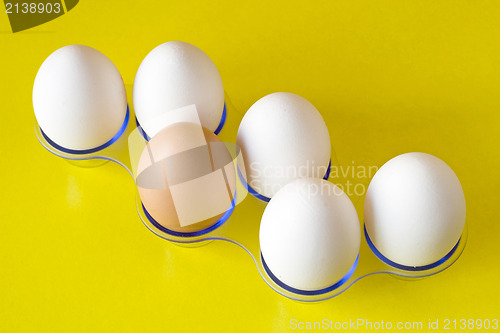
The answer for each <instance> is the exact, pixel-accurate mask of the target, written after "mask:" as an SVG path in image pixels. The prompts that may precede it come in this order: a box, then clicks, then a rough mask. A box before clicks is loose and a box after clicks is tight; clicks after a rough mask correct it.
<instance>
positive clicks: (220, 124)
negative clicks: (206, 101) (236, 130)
mask: <svg viewBox="0 0 500 333" xmlns="http://www.w3.org/2000/svg"><path fill="white" fill-rule="evenodd" d="M226 118H227V109H226V102H224V108H223V109H222V116H221V118H220V122H219V126H217V128H216V129H215V131H214V134H215V135H218V134H219V133H220V131H222V128H223V127H224V125H225V124H226ZM135 124H136V125H137V129H138V130H139V133H140V134H141V136H142V137H143V138H144V140H146V141H149V140H151V138H150V137H149V135H147V134H146V132H145V131H144V130H143V129H142V127H141V124H140V123H139V120H138V119H137V117H135Z"/></svg>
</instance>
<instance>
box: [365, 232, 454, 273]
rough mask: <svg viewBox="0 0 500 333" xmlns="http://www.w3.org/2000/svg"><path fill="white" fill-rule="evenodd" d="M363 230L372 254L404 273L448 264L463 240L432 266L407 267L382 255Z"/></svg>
mask: <svg viewBox="0 0 500 333" xmlns="http://www.w3.org/2000/svg"><path fill="white" fill-rule="evenodd" d="M363 229H364V231H365V238H366V242H367V243H368V246H369V247H370V249H371V250H372V252H373V253H374V254H375V255H376V256H377V258H379V259H380V260H382V261H383V262H384V263H386V264H387V265H389V266H392V267H394V268H397V269H401V270H404V271H411V272H420V271H426V270H429V269H432V268H435V267H438V266H440V265H441V264H443V263H444V262H446V261H447V260H448V259H450V257H451V256H452V255H453V254H454V253H455V251H456V250H457V248H458V245H459V244H460V241H461V240H462V237H460V238H459V239H458V242H457V243H456V244H455V246H454V247H453V248H452V249H451V250H450V252H448V253H447V254H446V255H445V256H444V257H443V258H441V259H439V260H438V261H436V262H434V263H432V264H428V265H424V266H405V265H401V264H398V263H396V262H394V261H392V260H390V259H388V258H387V257H386V256H384V255H383V254H382V253H380V251H379V250H378V249H377V248H376V247H375V245H374V244H373V242H372V240H371V239H370V236H369V235H368V231H367V230H366V225H365V226H364V227H363Z"/></svg>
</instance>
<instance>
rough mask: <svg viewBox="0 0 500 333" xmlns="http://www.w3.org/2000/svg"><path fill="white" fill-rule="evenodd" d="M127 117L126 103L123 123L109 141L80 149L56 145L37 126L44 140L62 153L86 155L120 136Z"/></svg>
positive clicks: (111, 142) (100, 148) (125, 127)
mask: <svg viewBox="0 0 500 333" xmlns="http://www.w3.org/2000/svg"><path fill="white" fill-rule="evenodd" d="M129 118H130V111H129V108H128V105H127V113H126V114H125V120H124V121H123V124H122V126H121V127H120V129H119V130H118V132H117V133H116V134H115V135H114V136H113V137H112V138H111V139H110V140H109V141H107V142H106V143H104V144H102V145H100V146H98V147H95V148H90V149H82V150H78V149H69V148H65V147H63V146H61V145H58V144H57V143H55V142H54V141H52V140H51V139H50V138H49V137H48V136H47V134H45V132H44V131H43V130H42V128H41V127H40V126H39V128H40V133H42V136H43V138H44V139H45V141H47V142H48V143H49V144H50V145H51V146H52V147H54V148H55V149H57V150H60V151H62V152H64V153H66V154H73V155H86V154H92V153H95V152H98V151H100V150H103V149H104V148H107V147H109V146H111V145H112V144H113V143H115V142H116V141H117V140H118V139H119V138H120V137H121V136H122V134H123V133H124V132H125V130H126V129H127V125H128V121H129Z"/></svg>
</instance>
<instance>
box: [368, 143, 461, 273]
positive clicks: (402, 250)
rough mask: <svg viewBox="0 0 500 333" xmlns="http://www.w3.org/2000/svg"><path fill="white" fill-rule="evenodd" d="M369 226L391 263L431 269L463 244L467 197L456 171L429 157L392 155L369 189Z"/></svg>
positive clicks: (377, 244) (375, 244)
mask: <svg viewBox="0 0 500 333" xmlns="http://www.w3.org/2000/svg"><path fill="white" fill-rule="evenodd" d="M364 221H365V228H366V231H367V233H368V236H369V237H370V240H371V241H372V243H373V245H374V246H375V247H376V248H377V250H378V251H380V253H381V254H382V255H383V256H385V257H386V258H387V259H389V260H391V261H393V262H395V263H397V264H400V265H404V266H411V267H420V266H426V265H431V264H433V263H435V262H437V261H438V260H440V259H442V258H443V257H444V256H445V255H447V254H448V253H449V252H450V251H451V250H452V249H453V247H454V246H455V245H456V244H457V242H458V241H459V239H460V237H461V235H462V232H463V229H464V225H465V197H464V193H463V190H462V186H461V184H460V181H459V180H458V178H457V176H456V175H455V173H454V172H453V170H452V169H451V168H450V167H449V166H448V165H447V164H446V163H445V162H443V161H441V160H440V159H439V158H437V157H435V156H432V155H429V154H425V153H407V154H403V155H399V156H397V157H394V158H393V159H391V160H390V161H388V162H387V163H385V164H384V165H383V166H382V167H381V168H380V169H379V170H378V171H377V173H376V174H375V176H374V177H373V179H372V181H371V182H370V185H369V187H368V190H367V194H366V198H365V208H364Z"/></svg>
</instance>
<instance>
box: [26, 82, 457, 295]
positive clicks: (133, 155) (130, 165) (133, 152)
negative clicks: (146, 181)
mask: <svg viewBox="0 0 500 333" xmlns="http://www.w3.org/2000/svg"><path fill="white" fill-rule="evenodd" d="M129 88H130V87H129V86H127V90H129V92H130V89H129ZM129 99H130V96H129ZM225 101H226V104H225V110H224V112H225V115H224V116H223V119H222V120H221V126H220V127H222V126H223V125H224V122H225V123H226V124H225V126H224V128H223V129H222V130H221V131H220V133H219V134H218V137H219V138H220V139H221V140H222V141H223V142H225V144H226V146H227V148H228V150H229V151H230V153H231V156H232V157H233V160H234V161H235V163H234V168H235V174H238V172H239V167H238V165H239V164H241V156H240V154H239V150H238V148H237V147H236V145H235V144H230V143H229V144H228V142H234V141H235V139H236V131H237V128H238V125H239V123H240V121H241V119H242V117H243V113H241V112H239V111H238V110H237V109H236V108H235V107H234V106H233V104H232V103H231V100H230V99H229V97H228V96H227V94H226V96H225ZM127 115H128V119H126V123H125V124H124V126H123V128H122V133H121V135H119V136H118V135H117V136H118V137H117V138H116V140H114V141H113V142H112V144H110V145H109V146H107V147H105V148H103V149H100V150H98V151H94V152H90V153H70V152H68V151H62V150H60V149H58V148H56V147H55V146H54V145H53V144H51V142H50V139H49V138H47V137H46V136H45V135H44V133H43V132H42V131H41V129H40V127H39V126H38V123H37V122H36V120H35V134H36V137H37V138H38V140H39V142H40V143H41V144H42V146H43V147H44V148H45V149H47V150H48V151H49V152H51V153H53V154H54V155H56V156H59V157H62V158H64V159H66V160H68V161H69V162H70V163H72V164H75V165H77V166H81V167H96V166H99V165H101V164H104V162H107V161H112V162H115V163H118V164H119V165H121V166H122V167H123V168H124V169H125V170H126V171H127V172H128V173H129V174H130V176H131V177H132V180H133V181H134V182H135V181H136V173H137V170H135V169H136V167H135V166H136V165H137V163H138V161H139V156H140V152H142V150H143V149H144V147H145V146H146V144H147V141H146V139H145V135H144V133H143V132H142V130H141V128H140V126H138V122H137V121H136V118H135V115H134V112H133V109H132V108H130V109H129V110H127ZM226 116H227V117H226ZM335 162H336V161H335V160H333V161H332V163H335ZM242 178H243V177H238V176H236V193H235V196H234V199H235V200H233V201H232V203H231V206H230V207H229V209H228V210H227V212H226V213H225V214H224V215H223V216H222V217H221V218H220V219H219V221H217V222H216V223H215V224H214V225H213V226H211V227H209V228H207V229H205V230H202V231H200V232H196V233H191V234H181V233H177V232H169V230H168V229H166V228H164V227H162V226H161V225H159V224H158V223H157V222H156V221H154V219H153V218H152V217H151V216H150V215H149V214H148V212H147V211H146V210H145V209H144V206H143V204H142V202H141V199H140V197H139V193H138V190H137V186H136V208H137V213H138V215H139V218H140V219H141V221H142V222H143V224H144V225H145V226H146V227H147V228H148V229H149V230H150V231H151V232H153V233H154V234H156V235H157V236H159V237H161V238H163V239H165V240H167V241H169V242H172V243H174V244H177V245H181V246H186V247H199V246H202V245H205V244H208V243H210V242H212V241H226V242H230V243H233V244H235V245H237V246H239V247H241V248H242V249H243V250H245V251H246V252H247V253H248V254H249V255H250V257H251V258H252V260H253V261H254V263H255V265H256V267H257V271H258V272H259V274H260V276H261V277H262V279H263V280H264V282H265V283H267V285H269V286H270V287H271V288H272V289H273V290H275V291H276V292H278V293H279V294H281V295H283V296H286V297H288V298H290V299H293V300H297V301H302V302H315V301H322V300H327V299H330V298H332V297H335V296H337V295H339V294H341V293H343V292H344V291H346V290H347V289H348V288H349V287H351V286H352V285H353V284H354V283H355V282H356V281H358V280H360V279H362V278H364V277H366V276H369V275H374V274H382V273H385V274H391V275H394V276H398V277H402V278H408V279H416V278H423V277H427V276H430V275H434V274H437V273H439V272H441V271H443V270H445V269H446V268H448V267H450V266H451V265H452V264H453V263H454V262H455V261H457V260H458V258H459V257H460V255H461V254H462V252H463V250H464V248H465V244H466V242H467V225H465V227H464V231H463V233H462V236H461V238H460V240H459V241H458V242H457V244H456V245H455V247H454V248H453V249H452V250H451V251H450V252H449V253H448V254H447V255H446V256H445V257H443V259H441V260H439V261H438V262H436V263H434V264H431V265H427V266H423V267H405V266H401V265H398V264H396V263H392V262H390V261H389V260H388V259H386V258H384V257H383V256H382V255H381V254H380V253H379V252H378V251H377V250H376V248H375V247H374V246H373V244H371V241H370V239H369V237H368V235H367V233H366V230H365V229H364V226H362V227H361V230H362V235H361V246H360V252H359V256H358V259H357V260H356V262H355V263H354V264H353V266H352V268H351V270H350V271H349V272H347V274H346V275H345V276H344V277H343V278H342V279H341V280H340V281H338V282H337V283H335V284H334V285H332V286H330V287H328V288H325V289H322V290H315V291H306V290H297V289H294V288H291V287H289V286H287V285H285V284H284V283H282V282H281V281H280V280H279V279H278V278H276V277H275V276H274V275H273V274H272V272H271V271H270V270H269V269H268V268H267V266H266V265H265V262H264V260H263V258H262V255H261V252H260V245H259V227H260V220H261V216H262V214H263V212H264V209H265V207H266V205H267V202H265V201H263V200H260V199H258V198H256V197H254V196H253V195H252V194H250V193H249V189H248V188H247V185H246V182H245V181H244V180H243V179H242ZM250 192H252V191H251V189H250ZM193 251H202V249H201V248H200V249H193Z"/></svg>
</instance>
